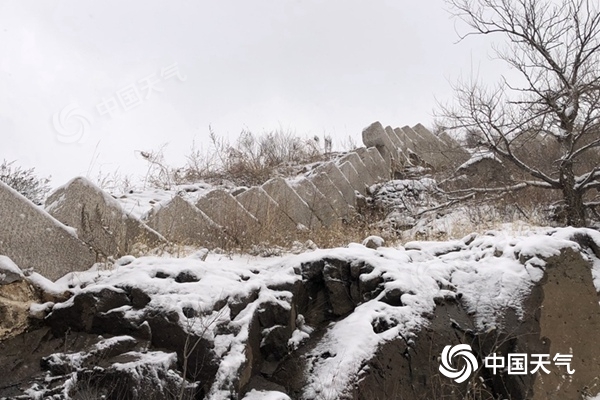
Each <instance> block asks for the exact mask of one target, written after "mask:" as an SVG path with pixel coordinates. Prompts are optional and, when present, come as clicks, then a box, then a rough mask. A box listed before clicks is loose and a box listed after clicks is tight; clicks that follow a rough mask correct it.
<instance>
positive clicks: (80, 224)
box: [46, 177, 166, 257]
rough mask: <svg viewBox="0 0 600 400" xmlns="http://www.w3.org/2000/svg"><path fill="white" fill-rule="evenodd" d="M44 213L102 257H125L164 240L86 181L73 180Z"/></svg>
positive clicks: (61, 189)
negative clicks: (74, 232)
mask: <svg viewBox="0 0 600 400" xmlns="http://www.w3.org/2000/svg"><path fill="white" fill-rule="evenodd" d="M46 211H47V212H48V213H49V214H50V215H52V216H53V217H54V218H56V219H57V220H59V221H60V222H62V223H63V224H65V225H67V226H70V227H73V228H75V229H77V234H78V236H79V238H80V239H82V240H83V241H84V242H86V243H87V244H89V245H90V246H92V248H93V249H94V250H96V251H97V252H98V253H99V254H101V255H103V256H118V257H120V256H124V255H126V254H129V253H131V252H132V251H133V250H134V246H135V245H140V244H141V245H145V246H148V247H150V248H152V247H156V246H158V245H160V244H164V243H166V240H165V238H164V237H163V236H162V235H160V234H159V233H158V232H156V231H155V230H153V229H151V228H149V227H148V226H147V225H146V224H144V223H142V222H141V221H140V220H139V219H137V218H135V217H133V216H132V215H130V214H129V213H127V212H125V210H123V208H122V207H121V204H119V202H118V201H116V200H115V199H113V198H112V197H111V196H110V195H109V194H107V193H105V192H104V191H103V190H102V189H100V188H99V187H97V186H96V185H94V184H93V183H92V182H90V181H89V180H87V179H85V178H82V177H79V178H75V179H73V180H72V181H70V182H69V183H67V184H66V185H65V186H63V187H61V188H59V189H57V190H56V191H54V193H52V194H51V195H50V197H48V199H47V200H46Z"/></svg>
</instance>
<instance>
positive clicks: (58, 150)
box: [0, 0, 501, 186]
mask: <svg viewBox="0 0 600 400" xmlns="http://www.w3.org/2000/svg"><path fill="white" fill-rule="evenodd" d="M445 8H446V7H445V4H444V3H443V0H424V1H406V0H405V1H399V0H397V1H384V0H371V1H368V2H367V1H356V0H252V1H247V0H246V1H243V0H236V1H233V0H219V1H149V0H140V1H122V0H119V1H106V0H104V1H94V0H72V1H37V2H20V1H13V2H8V1H6V0H0V93H2V95H1V97H0V139H1V140H0V143H1V144H0V160H1V159H7V160H17V162H18V164H20V165H22V166H24V167H36V170H37V171H38V172H39V173H40V174H43V175H52V184H53V186H58V185H61V184H63V183H65V182H66V181H67V180H69V179H70V178H72V177H75V176H77V175H90V176H91V177H92V178H95V177H96V176H97V174H98V172H99V171H100V172H101V173H105V174H106V173H111V172H113V171H115V170H119V171H120V172H121V173H122V174H128V175H133V176H134V177H136V176H140V175H142V174H143V173H144V171H145V170H146V163H145V161H144V160H142V159H141V157H139V155H136V150H151V149H156V148H158V147H160V146H161V145H162V144H165V143H168V145H167V147H166V156H167V161H168V162H170V163H171V164H183V163H184V162H185V159H184V154H185V153H186V152H187V151H188V150H189V148H190V146H191V145H192V143H193V142H196V144H197V145H198V146H204V147H205V148H206V146H208V145H209V143H208V132H209V128H208V127H209V125H210V126H211V127H212V129H213V130H214V131H215V133H217V134H218V135H222V136H225V137H230V138H232V139H233V138H235V137H236V136H237V135H238V134H239V132H240V131H241V130H243V129H249V130H251V131H252V132H255V133H261V132H264V131H268V130H273V129H278V128H283V129H286V130H288V129H289V130H292V131H295V132H296V133H297V134H298V135H301V136H305V135H306V136H308V135H310V136H314V135H320V136H322V135H323V134H329V135H331V136H332V137H333V138H334V142H335V143H337V145H339V144H341V143H343V142H344V141H345V140H346V138H347V137H348V136H351V137H353V138H354V140H355V141H356V142H358V143H361V142H360V133H361V131H362V128H364V127H365V126H367V125H369V124H370V123H371V122H373V121H376V120H379V121H381V122H382V123H383V124H384V125H392V126H403V125H414V124H416V123H419V122H421V123H423V124H424V125H426V126H431V124H432V121H433V118H432V110H433V109H434V108H435V105H436V98H437V99H439V100H441V101H446V100H448V99H450V98H451V96H452V93H451V86H450V84H451V82H454V81H456V79H458V78H459V77H460V76H461V74H462V75H463V76H469V75H470V74H471V71H473V70H475V71H477V70H481V72H480V74H482V75H484V79H496V78H497V76H496V74H497V73H498V71H500V68H501V65H498V63H499V62H497V61H493V60H491V59H490V57H489V54H490V48H489V43H486V42H484V41H483V40H482V39H478V38H474V39H469V40H467V41H464V42H460V43H456V42H457V38H458V37H457V34H456V29H457V26H456V24H457V22H456V21H455V20H453V19H451V18H450V16H449V14H448V12H447V11H446V10H445ZM458 27H460V25H458Z"/></svg>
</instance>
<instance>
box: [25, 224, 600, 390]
mask: <svg viewBox="0 0 600 400" xmlns="http://www.w3.org/2000/svg"><path fill="white" fill-rule="evenodd" d="M582 234H587V235H589V236H590V237H591V238H592V240H593V241H594V242H595V243H596V244H600V232H596V231H592V230H584V229H574V228H562V229H556V228H539V229H537V230H532V231H526V232H523V233H522V234H519V235H513V234H509V233H506V232H502V231H490V232H487V233H486V234H482V235H481V234H479V235H476V234H472V235H468V236H466V237H465V238H463V239H461V240H453V241H447V242H409V243H406V244H405V246H404V247H402V246H399V247H397V248H390V247H380V248H378V249H370V248H367V247H365V246H363V245H361V244H358V243H353V244H350V245H349V246H348V247H345V248H335V249H317V250H314V251H312V252H307V253H302V254H299V255H292V254H284V255H281V256H275V257H270V258H261V257H254V256H249V255H235V254H232V255H222V254H215V253H210V252H209V253H206V251H203V250H201V252H202V253H201V255H200V256H198V254H197V253H196V254H194V253H193V254H192V256H186V257H184V258H170V257H153V256H152V257H151V256H148V257H140V258H134V257H131V256H128V257H127V259H126V261H127V263H119V264H120V265H117V264H115V266H114V268H113V269H112V270H102V269H100V268H99V267H98V266H96V267H95V268H92V269H91V270H89V271H85V272H81V273H73V274H70V275H69V276H67V277H64V278H62V279H61V280H59V281H57V282H56V283H51V282H50V283H48V282H45V281H42V280H41V279H40V278H39V277H38V276H36V275H35V274H34V275H32V276H33V279H34V280H36V281H37V284H38V285H42V286H46V287H48V289H49V290H54V291H58V292H60V291H61V290H70V291H72V292H74V293H79V292H84V291H90V292H97V291H99V290H101V289H103V288H115V289H116V290H121V289H119V288H123V287H130V288H134V287H135V288H139V289H141V290H143V291H144V292H145V293H147V294H148V295H149V296H150V297H151V300H150V303H149V304H148V305H147V306H146V310H145V312H148V310H150V311H156V312H161V313H166V312H176V313H177V314H178V315H179V320H180V323H181V324H182V326H184V327H185V329H187V330H188V331H189V332H190V333H193V334H196V335H198V336H203V337H204V338H206V339H208V340H210V341H212V342H213V343H214V351H215V353H216V354H217V355H218V356H219V359H220V365H219V368H218V371H217V374H216V378H215V383H214V384H213V386H212V387H211V389H210V391H209V394H208V397H207V398H209V399H211V400H221V399H227V398H229V396H230V388H231V385H232V382H231V380H232V379H233V378H234V377H237V376H239V374H240V372H241V370H242V368H243V367H244V365H245V364H244V363H245V362H246V341H247V339H248V337H249V327H250V323H251V321H252V319H253V316H254V315H255V313H256V312H257V311H258V309H259V307H260V306H261V304H264V303H277V304H279V305H281V306H283V307H287V308H289V307H290V303H291V297H292V294H291V293H290V292H289V291H285V290H281V289H279V290H275V289H271V288H275V287H277V288H282V287H291V286H292V285H293V284H294V283H295V282H297V281H298V280H300V279H301V276H300V275H299V272H300V270H301V268H302V267H301V266H302V265H303V263H310V262H314V261H319V260H322V259H323V258H325V257H330V258H336V259H341V260H345V261H347V262H349V263H356V262H360V263H365V264H366V265H370V266H372V267H373V270H372V272H370V273H369V274H363V275H361V276H360V279H363V280H365V279H369V278H370V277H375V276H380V277H382V278H383V281H384V282H385V283H384V285H383V289H384V290H383V291H382V292H381V293H380V294H379V296H378V298H376V299H374V300H371V301H367V302H364V303H362V304H359V305H358V306H357V307H356V308H355V310H354V312H352V313H350V314H349V315H348V316H346V317H344V318H342V319H340V320H339V321H336V322H332V323H331V324H330V325H329V326H328V327H327V328H326V331H325V332H324V334H323V336H322V337H319V338H318V340H317V341H316V343H315V344H314V347H311V348H310V349H309V350H307V353H306V357H308V359H309V360H310V361H309V362H308V364H309V365H307V366H306V368H308V369H310V370H311V373H310V374H308V373H307V376H309V377H311V380H309V382H307V385H306V387H305V388H304V392H303V393H302V398H304V399H314V398H339V397H340V395H341V394H343V393H344V391H345V390H346V389H347V388H348V387H349V382H353V381H354V380H355V379H356V377H357V376H358V375H359V374H360V372H361V368H362V366H363V365H364V364H365V362H366V361H367V360H369V358H370V357H372V355H373V354H374V353H375V352H376V351H377V349H378V348H379V347H380V346H381V345H382V344H383V343H385V342H386V341H389V340H392V339H395V338H398V337H403V338H404V339H405V340H407V341H410V340H413V339H414V337H415V336H416V335H418V334H419V331H420V330H421V329H422V328H423V327H425V326H427V324H428V323H429V319H428V316H430V315H432V313H433V312H434V310H435V301H436V299H439V298H441V297H443V298H448V297H454V296H457V294H459V293H460V294H461V295H462V297H461V303H462V304H464V306H465V307H466V310H467V312H469V313H472V315H473V317H474V321H475V324H476V327H477V328H478V329H482V330H487V329H493V328H495V327H497V326H498V325H499V324H501V321H499V320H498V318H497V317H498V315H500V314H502V312H501V310H503V309H506V308H507V307H510V308H513V309H514V310H515V312H516V313H517V315H522V313H523V309H522V301H523V299H524V298H525V296H526V295H527V294H528V293H529V291H530V289H531V287H532V285H534V284H535V283H536V282H538V281H539V280H540V279H542V277H543V273H544V262H543V258H546V257H551V256H553V255H557V254H559V253H560V251H561V250H563V249H567V248H570V249H573V250H579V249H580V248H581V247H580V245H578V244H577V243H575V242H574V241H573V239H574V238H575V237H576V236H577V235H582ZM196 251H197V249H196ZM587 256H588V257H590V258H592V261H593V274H594V279H595V284H596V285H597V288H599V291H600V260H598V259H597V258H595V256H594V255H593V254H591V253H590V254H588V255H587ZM184 272H185V273H186V274H191V275H193V276H196V277H197V281H196V282H185V283H178V282H177V281H176V279H175V278H176V277H177V276H178V274H180V273H184ZM30 278H31V277H30ZM69 286H71V287H70V288H69ZM392 291H394V293H400V294H401V295H400V300H401V302H402V306H392V305H389V304H387V303H385V302H383V301H378V300H381V299H382V298H383V297H384V296H385V295H386V294H387V293H390V292H392ZM244 299H246V301H245V303H247V306H246V307H245V308H244V309H243V310H241V311H239V313H238V314H237V315H233V314H232V312H231V310H232V308H231V305H232V304H233V303H235V302H239V301H243V300H244ZM69 301H71V300H68V301H67V302H66V303H63V304H57V305H55V306H54V307H55V308H56V307H64V306H65V304H68V303H69ZM245 303H244V304H245ZM184 308H193V309H194V310H195V313H194V316H193V317H191V318H188V317H186V315H185V314H184V313H183V309H184ZM121 311H123V312H125V313H126V315H127V317H128V318H130V319H131V320H132V321H133V322H135V323H141V322H143V320H142V317H143V313H144V310H136V309H132V308H129V307H126V308H123V309H122V310H121ZM188 315H189V314H188ZM297 322H298V324H297V325H298V329H296V331H294V333H293V335H292V337H291V339H290V340H289V342H288V343H289V345H290V346H291V348H298V347H299V346H302V344H303V343H304V342H305V341H306V340H307V339H309V338H310V337H311V335H312V334H313V329H312V328H311V327H309V326H307V325H306V324H305V321H304V318H303V317H302V316H301V315H298V317H297ZM224 324H226V325H228V328H229V329H227V330H225V331H223V330H219V329H217V327H218V326H223V325H224ZM376 326H380V327H383V328H381V329H375V327H376ZM311 346H312V345H311ZM144 357H154V358H153V360H154V361H156V362H157V363H159V364H160V363H163V364H164V363H167V362H170V361H172V360H171V359H170V358H169V357H172V355H167V354H160V352H157V353H152V354H146V355H144ZM122 368H135V365H129V364H124V365H123V366H122ZM259 398H260V399H264V398H266V399H287V396H285V395H283V394H281V393H278V392H257V391H252V392H250V393H248V394H247V395H246V397H244V399H259Z"/></svg>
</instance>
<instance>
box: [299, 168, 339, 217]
mask: <svg viewBox="0 0 600 400" xmlns="http://www.w3.org/2000/svg"><path fill="white" fill-rule="evenodd" d="M289 184H290V186H291V187H292V188H293V189H294V190H295V191H296V193H297V194H298V196H300V198H301V199H302V200H304V202H305V203H306V204H307V205H308V207H309V208H310V209H311V210H312V211H313V213H314V214H315V215H316V216H317V218H319V220H320V221H321V223H322V224H323V226H330V225H332V224H334V223H335V222H336V221H337V219H338V215H337V213H336V212H335V210H334V209H333V207H332V206H331V204H330V202H329V199H328V198H326V197H325V196H324V195H323V193H321V191H320V190H319V189H317V187H316V186H315V185H314V184H313V183H312V182H311V181H310V180H308V179H307V178H304V177H303V178H300V179H298V180H294V181H290V182H289ZM332 185H333V183H332ZM339 195H340V196H341V195H342V194H341V193H340V194H339Z"/></svg>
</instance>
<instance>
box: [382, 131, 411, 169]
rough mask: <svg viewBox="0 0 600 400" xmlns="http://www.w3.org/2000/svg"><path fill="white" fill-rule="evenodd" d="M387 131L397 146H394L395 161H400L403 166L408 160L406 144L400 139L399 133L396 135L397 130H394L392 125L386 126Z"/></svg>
mask: <svg viewBox="0 0 600 400" xmlns="http://www.w3.org/2000/svg"><path fill="white" fill-rule="evenodd" d="M385 133H387V135H388V137H389V138H390V139H391V141H392V143H394V146H395V147H394V151H393V155H394V159H395V161H396V162H397V163H399V164H400V165H401V166H402V165H404V164H405V163H406V161H407V158H406V155H405V154H404V145H403V143H402V141H401V140H400V138H399V137H398V135H396V132H394V130H393V129H392V127H391V126H386V127H385Z"/></svg>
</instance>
